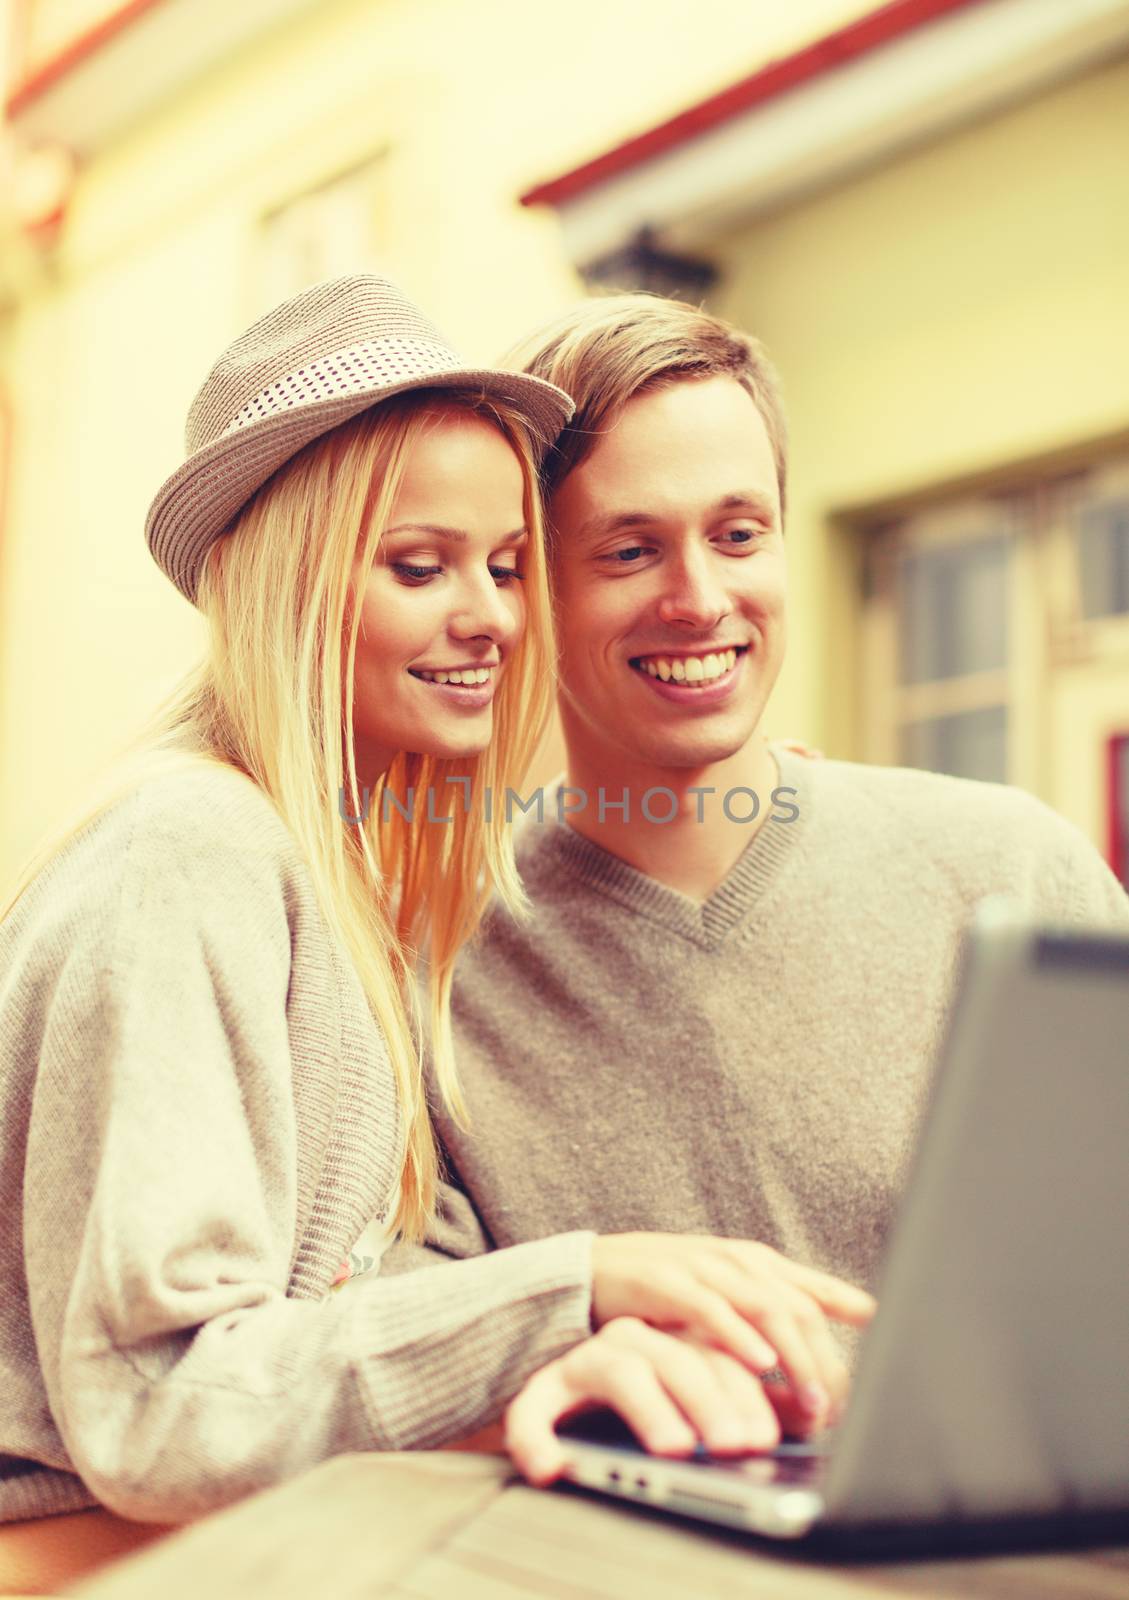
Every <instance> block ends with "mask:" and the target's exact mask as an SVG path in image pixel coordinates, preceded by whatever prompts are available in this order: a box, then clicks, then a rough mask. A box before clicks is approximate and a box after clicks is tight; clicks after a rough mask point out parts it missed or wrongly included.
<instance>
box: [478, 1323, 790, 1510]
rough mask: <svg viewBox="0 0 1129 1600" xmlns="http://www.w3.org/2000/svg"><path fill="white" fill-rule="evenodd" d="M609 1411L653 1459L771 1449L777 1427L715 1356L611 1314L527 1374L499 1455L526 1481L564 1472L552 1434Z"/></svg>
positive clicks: (735, 1365) (683, 1338)
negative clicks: (598, 1410)
mask: <svg viewBox="0 0 1129 1600" xmlns="http://www.w3.org/2000/svg"><path fill="white" fill-rule="evenodd" d="M597 1405H606V1406H611V1407H612V1409H613V1410H615V1411H616V1412H618V1413H619V1415H620V1416H621V1417H622V1418H623V1420H624V1421H625V1422H626V1423H628V1425H629V1426H630V1427H631V1429H632V1430H633V1432H634V1433H635V1434H636V1436H637V1437H638V1439H639V1441H640V1443H641V1444H643V1445H644V1446H645V1447H646V1448H647V1449H648V1450H650V1451H652V1452H653V1453H654V1454H655V1455H660V1456H686V1455H689V1454H690V1453H691V1452H692V1451H693V1449H694V1448H695V1446H696V1445H697V1443H698V1441H699V1440H701V1441H702V1443H703V1444H704V1445H705V1446H706V1448H707V1449H708V1450H709V1451H710V1453H711V1454H712V1455H725V1454H737V1453H743V1452H747V1451H750V1450H771V1449H772V1448H773V1446H774V1445H777V1444H779V1442H780V1423H779V1420H778V1418H777V1415H776V1412H775V1411H774V1409H773V1406H772V1405H771V1404H770V1402H769V1400H768V1397H767V1396H766V1394H765V1390H764V1388H763V1387H762V1385H761V1382H760V1380H759V1379H758V1378H756V1377H754V1376H753V1374H752V1373H751V1372H749V1370H748V1368H747V1367H745V1366H743V1365H742V1364H741V1362H739V1361H736V1360H734V1358H733V1357H732V1356H730V1355H727V1354H726V1353H725V1352H724V1351H722V1350H716V1349H714V1348H713V1347H712V1346H710V1345H708V1344H702V1343H700V1342H699V1341H698V1340H695V1339H693V1338H691V1337H689V1336H688V1335H680V1336H676V1335H673V1334H669V1333H661V1332H660V1331H659V1330H658V1329H657V1328H652V1327H649V1326H648V1325H647V1323H645V1322H641V1321H640V1320H639V1319H638V1318H637V1317H617V1318H615V1319H614V1320H613V1321H611V1322H609V1323H607V1324H606V1325H605V1326H604V1327H603V1328H601V1330H600V1332H599V1333H596V1334H593V1335H592V1337H591V1338H590V1339H585V1340H584V1341H583V1342H582V1343H580V1344H578V1345H574V1346H573V1348H572V1349H571V1350H570V1351H568V1352H567V1354H565V1355H563V1356H559V1357H558V1358H557V1360H556V1361H550V1362H549V1364H548V1365H547V1366H544V1367H542V1368H541V1369H540V1371H539V1372H535V1373H534V1374H533V1376H532V1377H531V1378H530V1379H529V1380H528V1382H527V1383H526V1385H525V1387H524V1388H523V1389H522V1390H521V1392H520V1393H519V1394H518V1395H517V1396H516V1397H515V1399H513V1400H512V1401H511V1402H510V1405H509V1407H508V1409H507V1411H506V1416H505V1442H506V1448H507V1450H508V1451H509V1452H510V1454H511V1456H512V1457H513V1459H514V1461H515V1463H516V1465H517V1466H518V1468H519V1470H520V1471H521V1472H522V1473H523V1474H524V1476H525V1477H526V1478H528V1479H529V1481H530V1482H531V1483H535V1484H547V1483H551V1482H552V1480H553V1479H554V1478H556V1477H557V1476H559V1474H560V1472H561V1470H562V1469H563V1467H564V1465H565V1447H564V1446H563V1445H562V1443H561V1441H560V1440H559V1439H558V1438H557V1436H556V1433H555V1432H554V1429H555V1427H556V1424H557V1423H558V1422H560V1421H562V1420H563V1419H564V1418H565V1417H569V1416H573V1415H575V1414H576V1413H577V1412H579V1411H585V1410H589V1409H591V1408H592V1407H593V1406H597Z"/></svg>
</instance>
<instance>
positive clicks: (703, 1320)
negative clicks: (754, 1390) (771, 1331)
mask: <svg viewBox="0 0 1129 1600" xmlns="http://www.w3.org/2000/svg"><path fill="white" fill-rule="evenodd" d="M712 1270H713V1269H712V1268H711V1272H712ZM735 1285H737V1287H735ZM729 1286H730V1289H731V1290H733V1293H731V1294H727V1293H726V1292H725V1291H724V1289H723V1290H721V1291H720V1292H719V1290H718V1289H716V1288H714V1287H713V1286H712V1285H699V1286H698V1287H697V1288H696V1290H695V1292H694V1295H693V1297H692V1298H691V1297H687V1299H686V1301H685V1302H684V1304H685V1315H684V1318H683V1321H684V1325H685V1327H686V1328H687V1329H688V1331H689V1332H691V1333H693V1334H695V1335H697V1336H698V1337H699V1338H701V1339H703V1340H704V1341H705V1342H706V1343H708V1344H713V1345H716V1346H718V1347H719V1348H720V1349H722V1350H728V1351H729V1353H730V1354H731V1355H734V1356H736V1357H737V1359H738V1360H739V1361H742V1362H743V1363H744V1364H745V1366H747V1367H748V1368H750V1370H751V1371H753V1372H769V1371H771V1369H772V1368H773V1367H775V1366H776V1365H777V1363H778V1361H779V1359H780V1355H779V1351H778V1350H777V1349H776V1346H775V1344H774V1343H773V1342H772V1340H771V1338H770V1337H769V1336H768V1335H767V1334H766V1332H765V1330H764V1328H763V1327H762V1326H760V1324H759V1323H755V1322H754V1321H753V1320H752V1319H750V1318H749V1317H747V1316H746V1314H745V1312H744V1311H743V1310H742V1308H741V1306H740V1305H739V1304H738V1299H740V1298H743V1297H744V1285H743V1284H740V1283H739V1280H738V1279H737V1278H736V1275H735V1276H734V1278H733V1279H731V1280H729ZM734 1295H737V1298H734Z"/></svg>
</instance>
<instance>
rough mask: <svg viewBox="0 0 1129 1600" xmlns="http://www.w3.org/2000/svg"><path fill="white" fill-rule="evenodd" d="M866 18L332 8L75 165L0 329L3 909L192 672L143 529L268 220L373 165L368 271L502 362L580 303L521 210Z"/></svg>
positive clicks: (416, 6) (498, 6) (716, 1)
mask: <svg viewBox="0 0 1129 1600" xmlns="http://www.w3.org/2000/svg"><path fill="white" fill-rule="evenodd" d="M861 9H865V6H861V5H860V4H859V3H858V0H803V3H797V4H795V5H793V6H791V7H785V8H781V7H778V6H775V5H773V4H770V3H768V0H759V3H756V4H750V3H749V0H696V4H695V5H694V6H693V7H686V6H685V5H684V4H682V3H681V0H651V3H650V4H649V5H648V6H647V7H645V8H644V7H640V6H639V5H637V4H636V3H635V0H571V3H570V5H569V6H568V8H567V12H562V11H561V10H560V8H556V7H546V6H539V5H530V4H528V3H527V0H475V3H474V4H473V5H472V4H469V3H467V0H380V3H373V0H360V3H354V4H341V3H324V4H321V5H319V6H317V7H315V8H314V9H313V10H311V12H309V13H307V14H306V15H305V16H303V17H302V18H301V19H300V20H299V21H298V22H295V23H292V24H290V25H289V26H287V27H286V28H284V29H282V30H281V31H280V32H278V33H276V34H274V35H270V36H268V37H267V38H266V39H265V40H263V41H261V42H260V43H259V44H257V45H254V46H249V47H246V48H244V49H242V50H240V51H239V52H237V53H236V54H235V55H234V56H233V57H232V59H231V60H230V61H229V63H228V64H227V66H226V67H225V68H224V69H222V70H219V71H213V72H211V73H210V75H209V76H208V78H207V80H206V81H204V82H202V83H199V84H197V85H195V86H193V87H191V88H190V89H188V90H187V91H186V92H185V93H183V94H182V95H181V96H180V97H178V98H177V99H176V100H175V101H174V102H173V103H172V104H170V106H169V107H168V108H167V109H166V110H165V112H164V113H163V114H161V115H160V116H158V117H155V118H152V119H150V120H148V121H146V122H145V123H144V125H142V126H139V127H137V128H136V130H135V131H134V132H132V133H131V134H130V135H128V136H123V137H121V138H119V139H118V140H117V141H116V142H115V143H114V144H113V145H111V146H110V147H109V148H107V149H106V150H105V151H104V152H102V153H101V154H100V155H99V156H98V157H97V158H96V159H94V160H93V161H91V162H89V163H88V164H87V166H86V168H85V170H84V172H83V174H82V178H81V181H80V184H79V186H78V190H77V194H76V196H75V201H74V204H73V206H72V210H71V214H70V216H69V218H68V224H67V229H66V232H65V235H64V238H63V242H62V246H61V248H60V250H59V252H58V253H57V255H56V256H55V258H54V259H53V260H50V261H49V262H47V263H46V264H45V266H44V269H43V272H42V275H41V280H40V282H39V284H38V286H37V287H36V288H35V289H34V290H33V291H32V292H31V293H30V294H29V295H28V296H27V298H25V299H24V300H23V301H22V303H20V304H18V305H17V307H16V308H15V311H14V313H12V314H10V315H9V316H8V317H4V316H0V363H2V368H3V370H2V374H0V375H2V381H3V382H4V384H5V387H6V388H7V390H8V392H9V394H10V396H11V399H12V402H13V404H14V406H15V408H16V425H17V432H16V440H15V446H16V459H15V462H14V469H13V481H12V483H11V486H10V494H9V506H8V516H7V519H6V528H5V529H4V548H3V549H2V551H0V596H2V599H0V606H2V612H0V882H2V881H3V880H4V878H5V877H6V876H7V874H8V873H9V872H10V871H11V870H13V869H14V867H15V865H16V863H17V861H18V860H19V859H21V858H22V856H23V855H24V854H25V852H26V850H27V849H28V848H29V847H30V845H31V843H32V842H33V839H34V838H35V837H37V836H38V834H39V832H40V831H41V830H42V829H43V828H45V827H48V826H50V825H51V822H52V820H53V818H54V817H56V816H60V815H62V813H64V812H65V811H67V810H69V809H70V804H71V802H72V801H77V799H78V798H79V792H80V790H81V786H82V784H83V782H84V779H85V778H86V777H87V776H88V775H89V774H90V773H92V772H93V771H94V770H96V768H97V767H98V766H99V765H100V763H101V762H102V761H103V760H104V759H105V757H106V755H107V754H108V753H109V752H110V751H111V750H112V749H113V748H114V747H116V745H117V744H118V743H119V742H121V741H122V740H123V739H124V738H125V737H126V736H127V735H128V733H129V732H130V731H131V729H132V728H133V727H134V726H136V725H137V724H138V723H139V722H140V721H141V720H142V719H143V717H144V715H145V714H146V712H147V711H148V710H149V708H150V707H151V706H152V704H153V702H154V701H155V700H156V699H157V698H159V696H160V695H161V694H163V693H164V692H165V691H166V690H167V689H168V688H169V687H171V685H172V683H173V682H174V681H175V680H176V679H177V678H178V677H179V676H180V674H181V672H182V671H183V670H184V668H185V667H186V666H187V665H188V664H189V662H190V661H191V659H192V658H193V657H194V655H195V654H196V653H197V651H198V650H199V647H200V644H201V639H202V631H201V624H200V620H199V618H198V617H197V616H196V613H195V612H194V611H193V610H192V608H191V607H190V606H188V605H187V603H186V602H185V601H183V600H182V599H181V598H180V597H179V596H178V595H177V594H176V592H175V591H174V590H173V588H172V587H171V586H170V585H169V584H168V583H167V582H166V580H165V579H164V578H163V577H162V576H161V575H160V573H159V572H158V570H157V568H156V567H155V565H154V564H153V563H152V561H151V559H150V557H149V555H148V552H147V551H146V549H145V547H144V543H143V540H142V533H141V530H142V525H143V521H144V515H145V510H146V507H147V505H148V502H149V499H150V497H151V496H152V494H153V492H154V490H155V489H156V487H157V486H158V484H159V483H160V481H161V480H162V478H163V477H164V476H165V475H166V474H167V473H168V472H169V471H171V470H172V469H173V468H174V467H175V466H177V465H178V464H179V461H180V459H181V454H180V451H181V438H182V430H183V426H184V417H185V413H186V411H187V408H188V403H189V401H190V399H191V397H192V395H193V393H194V392H195V390H196V388H197V386H198V384H199V383H200V381H201V379H202V378H203V376H204V373H205V372H206V370H207V367H208V365H209V363H210V361H211V360H212V359H213V358H214V356H215V355H216V354H217V353H218V352H219V350H220V349H221V348H222V347H223V345H224V344H225V343H226V342H227V341H228V340H229V339H230V338H232V337H233V336H234V335H235V334H236V333H237V332H238V331H239V330H240V328H242V327H243V326H245V325H246V324H247V322H249V321H250V320H252V319H253V318H254V317H255V316H257V315H258V314H259V313H260V312H261V311H263V310H265V309H266V305H265V304H264V303H263V300H262V297H261V290H260V284H259V282H258V278H259V265H258V261H257V257H256V236H257V228H258V220H259V218H260V217H261V215H262V214H263V213H264V212H265V211H268V210H270V209H271V208H272V207H275V206H278V205H280V204H283V203H285V202H286V201H287V200H288V199H289V198H291V197H292V196H294V195H295V194H296V193H299V192H301V191H302V190H303V189H304V188H307V187H310V186H313V185H316V184H317V183H319V182H322V181H324V180H326V179H327V178H329V177H331V176H332V175H333V174H334V173H335V172H337V171H339V170H340V169H342V168H344V167H347V166H349V165H350V164H352V163H354V162H356V161H357V160H358V159H359V158H363V157H364V156H366V155H367V154H368V153H369V152H371V151H374V150H377V149H380V148H384V147H387V149H388V165H387V184H386V193H385V203H384V215H383V217H382V219H380V225H381V227H382V228H383V231H384V243H383V248H382V250H381V253H380V256H379V258H378V259H376V260H373V261H370V262H365V263H359V265H362V266H365V267H368V268H369V269H373V268H375V269H378V270H385V271H388V272H390V273H391V274H392V275H394V276H396V277H397V278H398V279H399V280H400V281H401V282H402V283H403V284H404V286H405V288H407V289H408V291H409V292H410V293H412V294H414V295H415V296H416V297H417V298H418V299H419V301H420V302H421V304H423V305H424V306H425V307H426V308H427V310H428V311H429V312H430V313H431V314H432V315H433V316H434V317H435V318H436V320H437V321H438V322H439V323H440V324H441V326H443V327H444V328H445V330H446V331H447V332H448V334H449V335H450V336H451V338H452V339H453V340H454V341H455V342H456V343H457V344H459V345H461V347H462V348H463V349H464V350H465V352H466V353H467V354H468V356H472V357H476V358H479V359H483V360H490V359H493V358H496V356H497V355H498V354H499V353H500V352H501V350H502V349H503V348H504V347H505V346H506V345H508V344H509V343H510V342H511V341H512V340H514V339H515V338H516V337H517V336H518V335H519V334H521V333H522V332H524V331H525V330H526V329H527V328H528V326H530V325H531V324H532V323H534V322H536V321H539V320H541V319H542V318H543V317H545V316H546V315H548V314H550V313H551V312H552V311H554V310H555V309H556V308H557V307H558V306H559V305H560V304H561V303H562V302H564V301H567V300H568V299H569V298H571V297H572V296H573V295H575V294H576V293H577V289H578V286H577V281H576V279H575V277H574V275H573V273H572V270H571V268H570V267H569V265H568V263H567V261H566V260H565V258H564V255H563V252H562V250H561V248H560V243H559V234H558V229H557V225H556V220H555V218H554V217H553V216H552V215H551V214H548V213H542V214H540V215H538V214H535V213H533V212H530V211H527V210H523V209H522V208H521V207H519V206H518V204H517V200H516V197H517V195H518V194H519V193H520V192H521V191H522V189H524V188H526V187H528V186H530V185H531V184H532V183H534V182H536V181H537V180H539V179H542V178H544V177H546V176H548V175H551V174H553V173H554V172H556V171H558V170H561V169H563V168H567V167H570V166H572V165H574V164H576V163H577V162H579V161H581V160H583V159H585V158H586V157H588V156H590V155H592V154H594V153H596V152H597V151H598V150H600V149H602V148H604V147H606V146H607V145H608V144H610V143H614V142H616V141H618V140H620V139H622V138H624V137H626V136H627V135H629V134H630V133H632V132H635V131H637V130H638V129H639V128H641V127H645V126H648V125H649V124H651V123H652V122H653V121H655V120H656V119H658V118H661V117H663V116H667V115H670V114H672V113H673V112H674V111H677V110H679V109H681V108H682V107H683V106H684V105H685V104H686V103H688V102H690V101H693V100H695V99H697V98H699V97H700V96H702V95H705V94H708V93H710V92H712V91H713V90H715V89H717V88H719V87H721V86H722V85H724V84H726V83H728V82H729V81H731V79H732V78H733V77H734V76H735V75H736V74H739V73H740V72H742V71H747V70H751V68H752V67H754V66H755V65H757V64H758V63H759V62H760V61H761V60H762V59H763V57H764V55H765V54H766V53H770V52H772V51H774V50H781V49H789V48H793V47H795V46H796V45H798V44H800V43H802V42H804V40H805V39H806V38H807V37H809V36H812V35H814V34H818V33H821V32H823V31H825V29H826V28H827V27H829V26H833V25H835V24H836V23H837V22H839V21H840V20H842V19H843V17H844V16H848V15H850V14H851V13H855V12H858V11H859V10H861ZM154 15H155V16H156V15H159V13H154Z"/></svg>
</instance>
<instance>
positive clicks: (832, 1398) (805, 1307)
mask: <svg viewBox="0 0 1129 1600" xmlns="http://www.w3.org/2000/svg"><path fill="white" fill-rule="evenodd" d="M787 1292H788V1294H789V1296H791V1297H794V1298H791V1299H790V1302H789V1310H790V1312H791V1315H792V1318H793V1321H794V1324H795V1327H796V1330H797V1332H798V1334H799V1336H800V1338H801V1339H802V1340H803V1341H804V1344H805V1346H806V1348H807V1351H808V1354H809V1355H810V1357H811V1359H812V1360H813V1361H814V1362H815V1365H816V1369H817V1372H818V1378H817V1380H816V1381H817V1383H818V1384H819V1386H820V1387H821V1388H822V1389H823V1391H824V1395H825V1397H826V1398H825V1401H824V1404H823V1405H822V1406H815V1405H814V1404H813V1413H814V1414H815V1415H816V1416H817V1418H818V1420H820V1421H823V1422H826V1421H828V1420H830V1413H831V1412H833V1411H837V1410H839V1409H841V1407H842V1406H843V1404H844V1402H845V1401H846V1397H847V1383H848V1379H847V1369H846V1366H845V1365H844V1362H843V1357H842V1355H841V1354H840V1351H839V1346H838V1345H837V1344H836V1342H835V1339H834V1337H833V1336H832V1333H831V1328H830V1326H829V1324H828V1322H827V1318H826V1317H825V1316H824V1314H823V1311H822V1310H821V1308H820V1307H819V1306H818V1305H817V1304H816V1302H815V1301H814V1300H813V1299H811V1298H810V1296H808V1295H806V1294H804V1293H803V1292H802V1290H798V1289H793V1288H792V1287H791V1285H789V1286H788V1288H787ZM781 1364H782V1365H784V1370H785V1372H788V1368H787V1366H786V1365H785V1364H784V1363H781ZM788 1376H789V1377H791V1373H788ZM799 1398H800V1400H801V1402H803V1401H804V1400H805V1395H804V1394H803V1392H802V1391H801V1392H800V1396H799ZM812 1399H813V1401H814V1396H813V1397H812Z"/></svg>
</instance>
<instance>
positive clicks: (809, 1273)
mask: <svg viewBox="0 0 1129 1600" xmlns="http://www.w3.org/2000/svg"><path fill="white" fill-rule="evenodd" d="M780 1271H781V1273H782V1275H783V1276H784V1277H785V1278H787V1280H788V1282H789V1283H792V1284H794V1285H795V1287H796V1288H797V1289H802V1290H803V1291H804V1293H805V1294H810V1295H811V1297H812V1299H813V1300H814V1301H815V1302H816V1304H817V1305H818V1306H819V1307H820V1308H821V1309H822V1310H823V1311H825V1312H826V1313H827V1315H828V1316H829V1317H833V1318H834V1319H835V1321H836V1322H847V1323H850V1324H851V1326H852V1327H856V1328H865V1327H866V1325H867V1324H868V1323H869V1322H870V1321H871V1319H872V1318H873V1316H874V1313H875V1312H876V1311H877V1310H878V1301H877V1300H876V1299H875V1298H874V1296H873V1295H872V1294H868V1293H867V1292H866V1290H865V1289H859V1288H857V1287H856V1286H855V1285H854V1284H853V1283H847V1282H846V1281H845V1280H844V1279H843V1278H836V1277H833V1276H832V1275H831V1273H829V1272H820V1271H819V1270H818V1269H817V1268H815V1267H805V1266H801V1265H800V1263H799V1262H798V1261H790V1260H789V1259H788V1257H787V1256H781V1257H780Z"/></svg>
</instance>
